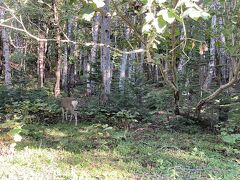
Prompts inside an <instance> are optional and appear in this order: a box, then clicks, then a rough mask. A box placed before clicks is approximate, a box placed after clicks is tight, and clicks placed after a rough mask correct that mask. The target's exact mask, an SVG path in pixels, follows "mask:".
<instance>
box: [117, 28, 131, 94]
mask: <svg viewBox="0 0 240 180" xmlns="http://www.w3.org/2000/svg"><path fill="white" fill-rule="evenodd" d="M129 36H130V28H129V27H126V29H125V38H126V40H129ZM126 51H127V49H126V48H125V49H124V52H126ZM127 61H128V55H127V54H126V53H123V54H122V57H121V65H120V76H119V89H120V91H122V92H124V89H125V83H124V81H125V78H126V67H127Z"/></svg>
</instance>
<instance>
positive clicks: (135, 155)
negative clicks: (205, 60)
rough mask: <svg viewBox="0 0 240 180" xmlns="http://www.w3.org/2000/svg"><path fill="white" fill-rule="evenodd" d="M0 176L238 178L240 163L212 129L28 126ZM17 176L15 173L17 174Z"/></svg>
mask: <svg viewBox="0 0 240 180" xmlns="http://www.w3.org/2000/svg"><path fill="white" fill-rule="evenodd" d="M25 128H26V130H27V131H25V132H24V133H23V134H22V135H23V141H22V142H21V143H20V144H18V147H17V151H16V153H15V155H13V156H9V157H3V158H4V159H3V160H2V162H3V163H2V164H1V165H2V166H1V168H0V177H3V178H6V177H18V178H19V179H21V178H22V179H23V178H27V179H37V178H38V177H40V179H41V177H43V178H44V179H98V178H99V179H136V178H143V179H149V178H152V179H171V178H180V179H184V178H185V179H208V178H213V179H224V178H228V179H234V178H235V179H236V177H238V176H239V175H240V172H239V165H238V164H237V163H236V162H235V161H234V159H233V157H225V156H224V155H223V154H221V151H218V150H219V149H221V148H222V146H223V145H221V144H219V141H218V140H217V139H216V138H215V139H214V137H213V136H211V135H205V134H196V135H189V134H186V133H176V132H175V133H173V132H167V131H152V130H151V129H146V131H128V132H123V131H121V130H117V129H114V128H109V127H108V126H107V125H101V124H95V125H94V124H93V125H88V124H79V125H78V126H77V127H75V126H74V125H72V124H61V123H59V124H56V125H51V126H43V125H36V126H34V127H33V126H31V127H30V126H29V127H25ZM13 179H14V178H13Z"/></svg>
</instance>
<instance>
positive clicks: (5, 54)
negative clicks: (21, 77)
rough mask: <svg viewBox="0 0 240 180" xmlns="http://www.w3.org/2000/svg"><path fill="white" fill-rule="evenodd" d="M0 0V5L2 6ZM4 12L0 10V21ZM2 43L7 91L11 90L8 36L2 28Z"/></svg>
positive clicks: (0, 0)
mask: <svg viewBox="0 0 240 180" xmlns="http://www.w3.org/2000/svg"><path fill="white" fill-rule="evenodd" d="M2 3H3V2H2V0H0V5H2ZM4 14H5V12H4V10H3V9H0V20H1V19H4ZM2 42H3V57H4V64H5V86H6V88H7V89H11V88H12V77H11V66H10V47H9V35H8V30H7V29H6V28H4V27H3V28H2Z"/></svg>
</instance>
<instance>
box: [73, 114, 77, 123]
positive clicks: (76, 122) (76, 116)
mask: <svg viewBox="0 0 240 180" xmlns="http://www.w3.org/2000/svg"><path fill="white" fill-rule="evenodd" d="M74 116H75V126H77V112H74Z"/></svg>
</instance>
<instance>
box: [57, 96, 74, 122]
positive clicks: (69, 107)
mask: <svg viewBox="0 0 240 180" xmlns="http://www.w3.org/2000/svg"><path fill="white" fill-rule="evenodd" d="M77 104H78V101H77V100H76V99H74V98H72V97H65V98H63V99H62V102H61V107H62V122H63V121H64V118H66V121H67V114H68V112H70V113H71V117H70V122H71V121H72V116H73V115H74V117H75V125H77V112H76V111H75V110H76V107H77Z"/></svg>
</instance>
